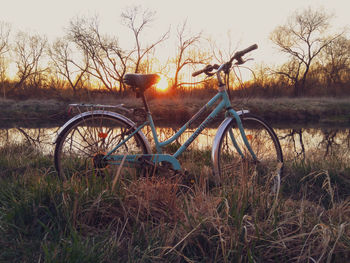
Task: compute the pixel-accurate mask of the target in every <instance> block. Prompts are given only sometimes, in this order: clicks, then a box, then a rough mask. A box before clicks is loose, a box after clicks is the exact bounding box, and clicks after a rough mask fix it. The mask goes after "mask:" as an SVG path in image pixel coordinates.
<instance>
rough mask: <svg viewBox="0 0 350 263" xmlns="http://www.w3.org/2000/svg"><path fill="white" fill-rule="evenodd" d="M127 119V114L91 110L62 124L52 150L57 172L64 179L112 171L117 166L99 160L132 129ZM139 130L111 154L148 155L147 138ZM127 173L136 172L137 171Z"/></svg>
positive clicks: (111, 173) (109, 173)
mask: <svg viewBox="0 0 350 263" xmlns="http://www.w3.org/2000/svg"><path fill="white" fill-rule="evenodd" d="M126 120H128V119H127V118H126V117H124V116H122V117H118V115H116V114H114V115H109V114H103V113H102V114H101V113H98V114H94V113H91V114H86V115H84V116H81V117H79V118H77V119H76V120H74V121H73V122H71V123H70V124H69V125H67V126H66V127H64V129H63V130H62V131H61V132H60V133H59V135H58V138H57V140H56V146H55V152H54V162H55V168H56V170H57V172H58V175H59V176H60V177H61V178H62V179H67V178H70V177H72V176H73V175H88V176H89V175H90V176H91V175H103V176H105V175H113V174H115V173H116V171H117V169H118V167H119V166H118V165H109V164H108V163H106V162H104V161H101V157H103V155H105V154H106V153H108V152H109V151H110V150H112V149H113V148H114V147H115V146H116V145H118V143H119V142H120V141H121V140H122V139H124V138H126V137H127V136H128V134H130V132H133V131H134V130H135V128H134V126H133V125H132V124H133V123H132V122H131V121H130V120H129V121H126ZM140 133H141V132H140ZM140 133H136V134H135V135H134V136H133V137H132V138H130V139H129V140H128V141H127V142H126V143H125V144H123V145H122V146H121V147H119V148H118V149H117V151H116V152H115V153H114V154H121V155H122V154H149V153H150V150H149V147H148V141H145V138H143V137H144V136H141V135H140ZM142 135H143V134H142ZM135 168H139V167H135ZM129 170H130V168H128V171H129ZM134 170H135V169H134ZM129 173H134V174H136V175H139V173H140V171H139V170H135V171H129Z"/></svg>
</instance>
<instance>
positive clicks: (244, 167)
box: [217, 114, 283, 195]
mask: <svg viewBox="0 0 350 263" xmlns="http://www.w3.org/2000/svg"><path fill="white" fill-rule="evenodd" d="M241 121H242V124H243V127H244V131H245V133H246V137H247V139H248V141H249V144H250V146H251V148H252V150H253V152H254V153H255V155H256V158H257V159H255V160H254V158H253V157H252V155H251V154H250V152H249V150H248V149H247V147H246V146H245V144H244V142H243V139H242V137H241V134H240V131H239V129H238V127H237V123H236V120H235V119H232V120H231V121H230V123H229V124H228V125H227V127H226V129H225V130H224V132H223V135H222V137H221V139H220V141H219V152H218V158H217V161H218V164H217V166H218V168H219V177H220V178H219V180H220V183H221V185H233V186H234V187H235V188H236V189H238V190H239V189H247V188H253V190H254V191H255V192H256V193H258V192H260V191H256V190H257V188H259V189H260V190H262V191H263V192H268V193H269V194H272V195H276V194H278V192H279V188H280V182H281V175H282V169H283V155H282V150H281V146H280V143H279V140H278V137H277V136H276V134H275V132H274V131H273V129H272V128H271V127H270V126H269V125H268V124H267V123H266V122H265V121H263V120H262V119H260V118H259V117H256V116H254V115H251V114H245V115H243V116H241ZM233 138H234V140H233ZM235 144H236V146H238V147H236V146H235ZM237 149H240V150H241V152H239V151H238V150H237ZM260 193H261V192H260Z"/></svg>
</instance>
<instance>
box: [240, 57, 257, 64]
mask: <svg viewBox="0 0 350 263" xmlns="http://www.w3.org/2000/svg"><path fill="white" fill-rule="evenodd" d="M236 60H237V62H236V63H235V65H242V64H244V63H246V62H247V61H249V60H254V59H253V58H248V59H246V60H243V59H242V57H239V58H237V59H236Z"/></svg>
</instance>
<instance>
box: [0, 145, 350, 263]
mask: <svg viewBox="0 0 350 263" xmlns="http://www.w3.org/2000/svg"><path fill="white" fill-rule="evenodd" d="M19 152H23V148H20V147H19V148H16V147H12V148H11V151H10V149H8V150H4V149H3V150H2V152H1V158H0V162H1V163H2V166H3V167H5V168H7V172H6V173H3V174H2V175H1V178H0V183H1V189H0V209H1V216H0V233H1V235H0V236H1V237H0V245H1V247H2V248H1V251H0V259H1V261H21V262H23V261H27V260H26V259H28V258H30V259H32V260H34V261H39V260H43V261H45V262H52V261H56V262H116V261H117V262H347V261H349V260H350V253H349V251H350V226H349V222H350V199H349V198H348V197H347V198H344V197H341V198H340V196H339V192H338V191H337V187H336V186H335V185H334V180H333V176H334V175H332V174H331V173H333V172H334V171H331V169H324V167H322V169H320V168H321V167H320V166H313V167H312V168H311V172H310V171H309V170H308V171H307V172H306V169H305V173H303V172H301V171H300V169H299V170H296V168H295V167H296V166H295V165H294V166H293V165H291V164H288V163H287V166H288V167H287V169H286V177H287V178H285V179H284V180H283V183H284V185H283V187H282V190H281V192H280V194H279V195H278V196H277V197H275V198H274V199H273V200H271V198H270V194H269V192H268V191H266V190H265V189H264V188H261V187H259V186H256V185H254V180H251V179H250V178H249V177H248V179H247V181H246V183H245V184H242V185H241V187H240V188H237V187H236V186H235V185H232V184H231V185H230V184H227V185H225V186H221V187H216V188H209V187H208V178H210V176H211V169H210V168H209V165H207V164H205V163H206V162H207V161H206V158H207V153H205V152H204V153H202V155H199V153H198V152H196V153H193V156H192V157H194V158H193V159H194V161H190V159H191V158H188V159H187V157H191V156H187V157H186V156H185V159H184V160H183V162H184V164H185V166H186V167H187V168H188V169H189V171H190V173H191V174H192V175H195V183H194V185H192V187H191V188H188V187H186V186H183V185H182V181H179V180H174V179H173V178H167V177H166V176H165V177H164V176H163V177H143V178H141V179H139V180H133V181H130V180H129V179H128V178H127V177H124V176H122V173H121V174H120V176H119V175H118V176H114V177H112V178H107V177H105V178H102V177H92V178H86V177H79V176H75V177H73V178H71V179H70V180H69V181H65V182H64V183H63V182H61V181H60V180H59V179H58V178H57V177H56V175H55V173H54V171H53V168H52V167H51V163H50V162H49V161H48V160H49V159H47V157H43V156H39V155H31V151H29V150H28V151H25V152H24V153H25V155H26V158H24V156H23V155H22V157H21V158H20V159H18V161H20V166H21V167H22V170H20V171H18V170H15V168H14V163H13V162H10V161H9V160H10V158H8V157H9V156H14V155H16V154H17V155H18V154H19ZM189 155H191V153H189ZM196 158H197V159H196ZM39 160H40V162H39ZM43 160H46V161H43ZM200 160H202V161H200ZM33 162H34V163H36V165H33ZM314 163H315V162H314ZM293 167H294V168H293ZM337 167H339V164H337ZM346 169H348V164H346V163H343V164H342V166H340V168H339V170H338V171H340V172H339V173H343V172H344V171H345V170H346ZM23 171H26V172H23ZM242 172H243V173H244V171H242ZM290 177H296V180H295V181H293V180H289V179H290ZM288 178H289V179H288ZM293 182H294V183H295V184H297V186H298V189H299V191H300V192H301V196H298V195H296V194H294V193H290V192H288V191H286V188H288V187H292V188H293V187H296V186H292V185H290V184H292V183H293ZM316 185H317V187H316ZM315 187H316V188H315ZM283 188H284V189H283ZM315 189H317V191H315ZM29 244H30V245H29Z"/></svg>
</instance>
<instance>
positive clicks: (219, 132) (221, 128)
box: [211, 110, 249, 179]
mask: <svg viewBox="0 0 350 263" xmlns="http://www.w3.org/2000/svg"><path fill="white" fill-rule="evenodd" d="M247 113H249V110H240V111H237V114H238V116H241V115H243V114H247ZM234 120H235V118H234V117H226V118H225V120H223V122H221V124H220V126H219V128H218V130H217V132H216V135H215V138H214V141H213V147H212V149H211V160H212V162H213V169H214V176H215V178H217V179H218V178H219V147H220V145H219V144H220V139H221V137H222V136H223V134H224V131H225V129H226V127H227V126H228V125H229V124H230V122H231V121H234Z"/></svg>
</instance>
